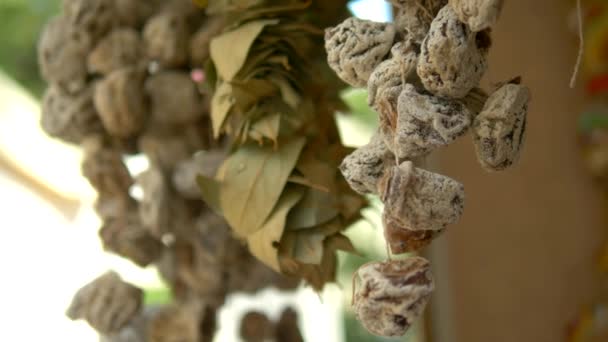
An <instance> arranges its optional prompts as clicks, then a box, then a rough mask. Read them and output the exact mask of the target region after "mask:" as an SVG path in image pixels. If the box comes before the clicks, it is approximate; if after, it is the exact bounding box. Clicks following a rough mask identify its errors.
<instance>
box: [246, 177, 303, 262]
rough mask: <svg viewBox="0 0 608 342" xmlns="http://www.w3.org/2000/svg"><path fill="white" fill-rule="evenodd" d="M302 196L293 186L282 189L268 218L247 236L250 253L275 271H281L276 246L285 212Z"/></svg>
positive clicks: (282, 227)
mask: <svg viewBox="0 0 608 342" xmlns="http://www.w3.org/2000/svg"><path fill="white" fill-rule="evenodd" d="M302 196H303V193H302V192H301V191H298V190H297V189H294V188H287V189H286V190H285V191H283V194H282V195H281V198H280V199H279V202H278V203H277V205H276V206H275V208H274V209H273V211H272V213H271V214H270V216H269V217H268V220H266V222H264V224H263V225H262V227H261V228H260V229H259V230H258V231H257V232H255V233H253V234H251V235H249V237H248V238H247V243H248V245H249V250H250V251H251V254H253V255H254V256H255V257H257V258H258V259H259V260H261V261H263V262H264V263H265V264H266V265H268V266H270V267H271V268H272V269H274V270H275V271H277V272H280V271H281V267H280V263H279V256H278V253H279V249H278V248H279V242H280V241H281V236H282V235H283V231H284V229H285V220H286V219H287V213H288V212H289V210H291V208H293V206H294V205H296V203H298V201H299V200H300V199H302Z"/></svg>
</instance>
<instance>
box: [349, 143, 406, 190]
mask: <svg viewBox="0 0 608 342" xmlns="http://www.w3.org/2000/svg"><path fill="white" fill-rule="evenodd" d="M393 165H395V157H394V155H393V154H392V153H391V152H390V151H389V149H388V148H387V147H386V145H385V144H384V141H383V140H382V137H381V135H380V134H379V133H376V134H375V135H374V136H373V137H372V139H371V140H370V142H369V143H368V144H367V145H365V146H363V147H360V148H358V149H356V150H355V151H354V152H353V153H351V154H350V155H348V156H347V157H346V158H344V160H343V161H342V164H340V171H341V172H342V175H343V176H344V179H346V181H347V182H348V184H349V185H350V187H351V188H352V189H353V190H355V191H356V192H358V193H360V194H369V193H376V191H377V184H378V181H379V180H380V178H381V177H382V174H383V172H384V170H385V169H386V168H387V167H391V166H393Z"/></svg>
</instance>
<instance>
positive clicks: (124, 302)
mask: <svg viewBox="0 0 608 342" xmlns="http://www.w3.org/2000/svg"><path fill="white" fill-rule="evenodd" d="M142 300H143V291H142V290H141V289H139V288H137V287H135V286H133V285H131V284H129V283H126V282H124V281H123V280H122V279H121V278H120V276H119V275H118V274H117V273H116V272H113V271H111V272H107V273H105V274H103V275H102V276H100V277H98V278H97V279H95V280H93V281H92V282H90V283H89V284H87V285H85V286H84V287H83V288H81V289H80V290H78V292H77V293H76V295H74V298H73V299H72V303H71V304H70V307H69V308H68V310H67V313H66V314H67V316H68V317H69V318H70V319H72V320H77V319H86V321H87V322H88V323H89V324H90V325H91V326H92V327H93V328H95V330H97V331H99V332H100V333H103V334H111V333H114V332H117V331H119V330H120V329H121V328H123V327H124V326H126V325H127V324H128V322H129V321H130V320H131V319H132V318H134V317H135V316H136V315H137V313H138V311H139V309H140V307H141V304H142Z"/></svg>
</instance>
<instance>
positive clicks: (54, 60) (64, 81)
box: [38, 16, 90, 94]
mask: <svg viewBox="0 0 608 342" xmlns="http://www.w3.org/2000/svg"><path fill="white" fill-rule="evenodd" d="M89 45H90V38H89V37H88V36H87V35H86V34H85V33H83V32H79V31H78V30H75V29H73V28H72V27H71V26H70V24H69V23H68V22H67V20H66V18H64V17H61V16H60V17H55V18H53V19H51V20H50V21H49V22H48V23H47V24H46V26H45V28H44V30H43V31H42V34H41V35H40V40H39V41H38V63H39V65H40V72H41V74H42V77H43V78H44V79H45V80H46V81H48V82H49V83H51V84H54V85H56V86H57V87H60V88H61V89H62V90H63V91H65V92H67V93H72V94H74V93H77V92H79V91H81V90H83V89H84V88H85V86H86V83H87V67H86V55H87V54H88V52H89Z"/></svg>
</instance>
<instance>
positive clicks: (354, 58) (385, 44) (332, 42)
mask: <svg viewBox="0 0 608 342" xmlns="http://www.w3.org/2000/svg"><path fill="white" fill-rule="evenodd" d="M394 39H395V28H394V27H393V26H392V24H390V23H377V22H373V21H369V20H363V19H358V18H352V17H351V18H348V19H346V20H345V21H343V22H342V23H341V24H340V25H338V26H336V27H332V28H328V29H326V30H325V50H327V62H328V63H329V66H330V67H331V68H332V69H333V70H334V71H335V72H336V74H337V75H338V77H340V78H341V79H342V80H343V81H344V82H346V83H348V84H350V85H352V86H354V87H365V86H366V85H367V80H368V79H369V77H370V75H371V74H372V71H374V69H375V68H376V66H378V64H380V62H382V60H383V59H384V57H385V56H386V55H388V53H389V51H390V49H391V46H393V41H394Z"/></svg>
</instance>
